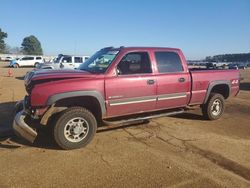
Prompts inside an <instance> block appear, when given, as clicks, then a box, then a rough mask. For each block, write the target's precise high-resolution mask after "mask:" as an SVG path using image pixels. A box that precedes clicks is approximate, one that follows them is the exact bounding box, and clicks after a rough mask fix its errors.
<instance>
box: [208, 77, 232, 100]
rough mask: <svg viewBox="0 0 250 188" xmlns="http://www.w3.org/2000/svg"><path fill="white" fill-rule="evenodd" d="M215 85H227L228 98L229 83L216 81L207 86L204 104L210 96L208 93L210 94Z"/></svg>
mask: <svg viewBox="0 0 250 188" xmlns="http://www.w3.org/2000/svg"><path fill="white" fill-rule="evenodd" d="M217 85H227V86H228V91H229V93H228V96H230V93H231V82H230V81H228V80H216V81H213V82H211V83H210V84H209V86H208V89H207V94H206V97H205V99H204V104H205V103H206V102H207V100H208V97H209V96H210V93H211V91H212V89H213V88H214V87H215V86H217Z"/></svg>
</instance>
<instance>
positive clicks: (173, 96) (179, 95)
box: [157, 93, 187, 101]
mask: <svg viewBox="0 0 250 188" xmlns="http://www.w3.org/2000/svg"><path fill="white" fill-rule="evenodd" d="M184 97H187V93H171V94H166V95H159V96H158V98H157V99H158V101H162V100H169V99H179V98H184Z"/></svg>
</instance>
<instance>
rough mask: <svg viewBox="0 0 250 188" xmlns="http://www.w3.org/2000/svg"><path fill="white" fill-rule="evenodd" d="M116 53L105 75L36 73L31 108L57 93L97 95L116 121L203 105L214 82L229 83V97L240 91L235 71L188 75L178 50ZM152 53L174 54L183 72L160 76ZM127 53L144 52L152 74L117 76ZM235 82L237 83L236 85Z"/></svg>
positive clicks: (130, 49)
mask: <svg viewBox="0 0 250 188" xmlns="http://www.w3.org/2000/svg"><path fill="white" fill-rule="evenodd" d="M119 50H120V52H119V53H118V55H117V56H116V58H115V59H114V61H113V62H112V64H111V65H110V66H109V68H108V69H107V71H106V73H104V74H90V73H87V72H84V71H74V70H73V71H65V70H60V71H38V72H37V73H36V74H35V75H34V76H33V77H32V78H31V81H32V82H34V83H36V84H34V87H33V89H32V91H31V93H30V101H31V106H32V107H33V108H37V107H44V106H46V102H47V101H48V98H49V97H50V96H53V95H55V94H59V93H65V92H72V91H97V92H99V93H100V94H101V95H102V96H103V98H104V99H105V104H106V111H107V112H106V115H105V117H115V116H122V115H127V114H135V113H141V112H148V111H156V110H159V109H168V108H176V107H180V106H181V107H184V106H188V105H193V104H203V103H204V99H205V97H206V94H207V90H208V87H209V85H210V84H211V83H212V82H214V81H222V80H223V81H230V83H232V85H231V88H230V90H231V96H235V95H236V94H237V93H238V91H239V71H238V70H205V71H189V70H188V66H187V62H186V59H185V57H184V55H183V53H182V52H181V50H179V49H176V48H141V47H132V48H119ZM155 51H172V52H175V53H177V54H178V55H179V57H180V59H181V61H182V66H183V71H182V72H179V73H170V74H169V73H166V74H165V73H164V74H161V73H159V72H158V69H157V62H156V59H155V57H154V52H155ZM130 52H147V53H148V54H149V57H150V60H151V67H152V73H151V74H141V75H139V74H138V75H129V76H119V75H117V73H116V66H117V65H118V63H119V62H120V61H121V59H122V58H123V57H124V55H126V54H127V53H130ZM180 78H184V80H185V81H184V82H179V79H180ZM148 80H154V84H152V85H149V84H147V81H148ZM235 80H237V81H238V82H237V83H236V81H235ZM40 81H41V82H40ZM173 94H174V95H173ZM172 95H173V96H172ZM176 96H177V97H176ZM134 101H137V102H134ZM79 102H81V101H79Z"/></svg>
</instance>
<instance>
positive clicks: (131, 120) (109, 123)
mask: <svg viewBox="0 0 250 188" xmlns="http://www.w3.org/2000/svg"><path fill="white" fill-rule="evenodd" d="M183 112H185V110H184V109H180V110H178V111H172V112H167V113H161V114H155V115H148V116H144V117H137V118H129V119H123V120H113V121H108V120H103V122H104V125H105V126H102V127H99V128H98V130H103V129H107V128H115V127H119V126H125V125H131V124H137V123H143V122H145V121H146V120H149V119H153V118H160V117H165V116H173V115H177V114H181V113H183Z"/></svg>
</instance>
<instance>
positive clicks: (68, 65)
mask: <svg viewBox="0 0 250 188" xmlns="http://www.w3.org/2000/svg"><path fill="white" fill-rule="evenodd" d="M60 68H64V69H74V63H73V61H72V57H71V56H64V57H63V58H62V63H61V65H60Z"/></svg>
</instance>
